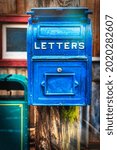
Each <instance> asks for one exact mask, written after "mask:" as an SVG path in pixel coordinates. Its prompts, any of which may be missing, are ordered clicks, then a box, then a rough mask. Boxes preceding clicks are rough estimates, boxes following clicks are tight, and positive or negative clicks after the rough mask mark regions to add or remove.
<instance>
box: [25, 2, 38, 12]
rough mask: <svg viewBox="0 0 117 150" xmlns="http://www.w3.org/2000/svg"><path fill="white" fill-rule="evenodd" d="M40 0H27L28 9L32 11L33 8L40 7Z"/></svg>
mask: <svg viewBox="0 0 117 150" xmlns="http://www.w3.org/2000/svg"><path fill="white" fill-rule="evenodd" d="M38 3H39V0H25V6H26V11H30V10H31V8H34V7H38Z"/></svg>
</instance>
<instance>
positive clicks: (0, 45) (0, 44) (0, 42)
mask: <svg viewBox="0 0 117 150" xmlns="http://www.w3.org/2000/svg"><path fill="white" fill-rule="evenodd" d="M0 59H2V24H0Z"/></svg>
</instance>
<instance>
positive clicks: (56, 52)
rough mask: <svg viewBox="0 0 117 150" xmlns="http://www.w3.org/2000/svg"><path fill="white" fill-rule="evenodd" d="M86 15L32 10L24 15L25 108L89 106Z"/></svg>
mask: <svg viewBox="0 0 117 150" xmlns="http://www.w3.org/2000/svg"><path fill="white" fill-rule="evenodd" d="M90 13H91V11H90V10H88V9H87V8H84V7H72V8H62V7H60V8H34V9H31V12H29V13H28V14H30V15H31V18H30V19H29V25H28V33H27V50H28V101H29V104H31V105H87V104H90V102H91V74H92V73H91V67H92V65H91V64H92V28H91V21H90V19H89V18H88V14H90Z"/></svg>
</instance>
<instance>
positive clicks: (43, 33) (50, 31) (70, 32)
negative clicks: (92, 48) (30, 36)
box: [37, 23, 85, 39]
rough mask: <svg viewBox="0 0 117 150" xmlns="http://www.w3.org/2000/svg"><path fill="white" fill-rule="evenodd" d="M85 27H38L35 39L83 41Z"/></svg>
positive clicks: (55, 25) (72, 25)
mask: <svg viewBox="0 0 117 150" xmlns="http://www.w3.org/2000/svg"><path fill="white" fill-rule="evenodd" d="M84 34H85V27H84V26H83V25H82V26H81V25H78V24H72V23H71V25H68V24H63V25H62V26H61V24H58V25H57V24H52V25H48V24H43V25H38V31H37V39H73V38H74V39H83V38H84Z"/></svg>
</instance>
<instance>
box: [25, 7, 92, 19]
mask: <svg viewBox="0 0 117 150" xmlns="http://www.w3.org/2000/svg"><path fill="white" fill-rule="evenodd" d="M91 13H92V11H90V10H89V9H88V8H86V7H39V8H32V9H31V11H30V12H27V14H30V15H31V17H32V18H33V17H44V18H47V17H57V18H59V17H64V18H66V17H77V18H78V17H80V18H81V17H87V16H88V14H91Z"/></svg>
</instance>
